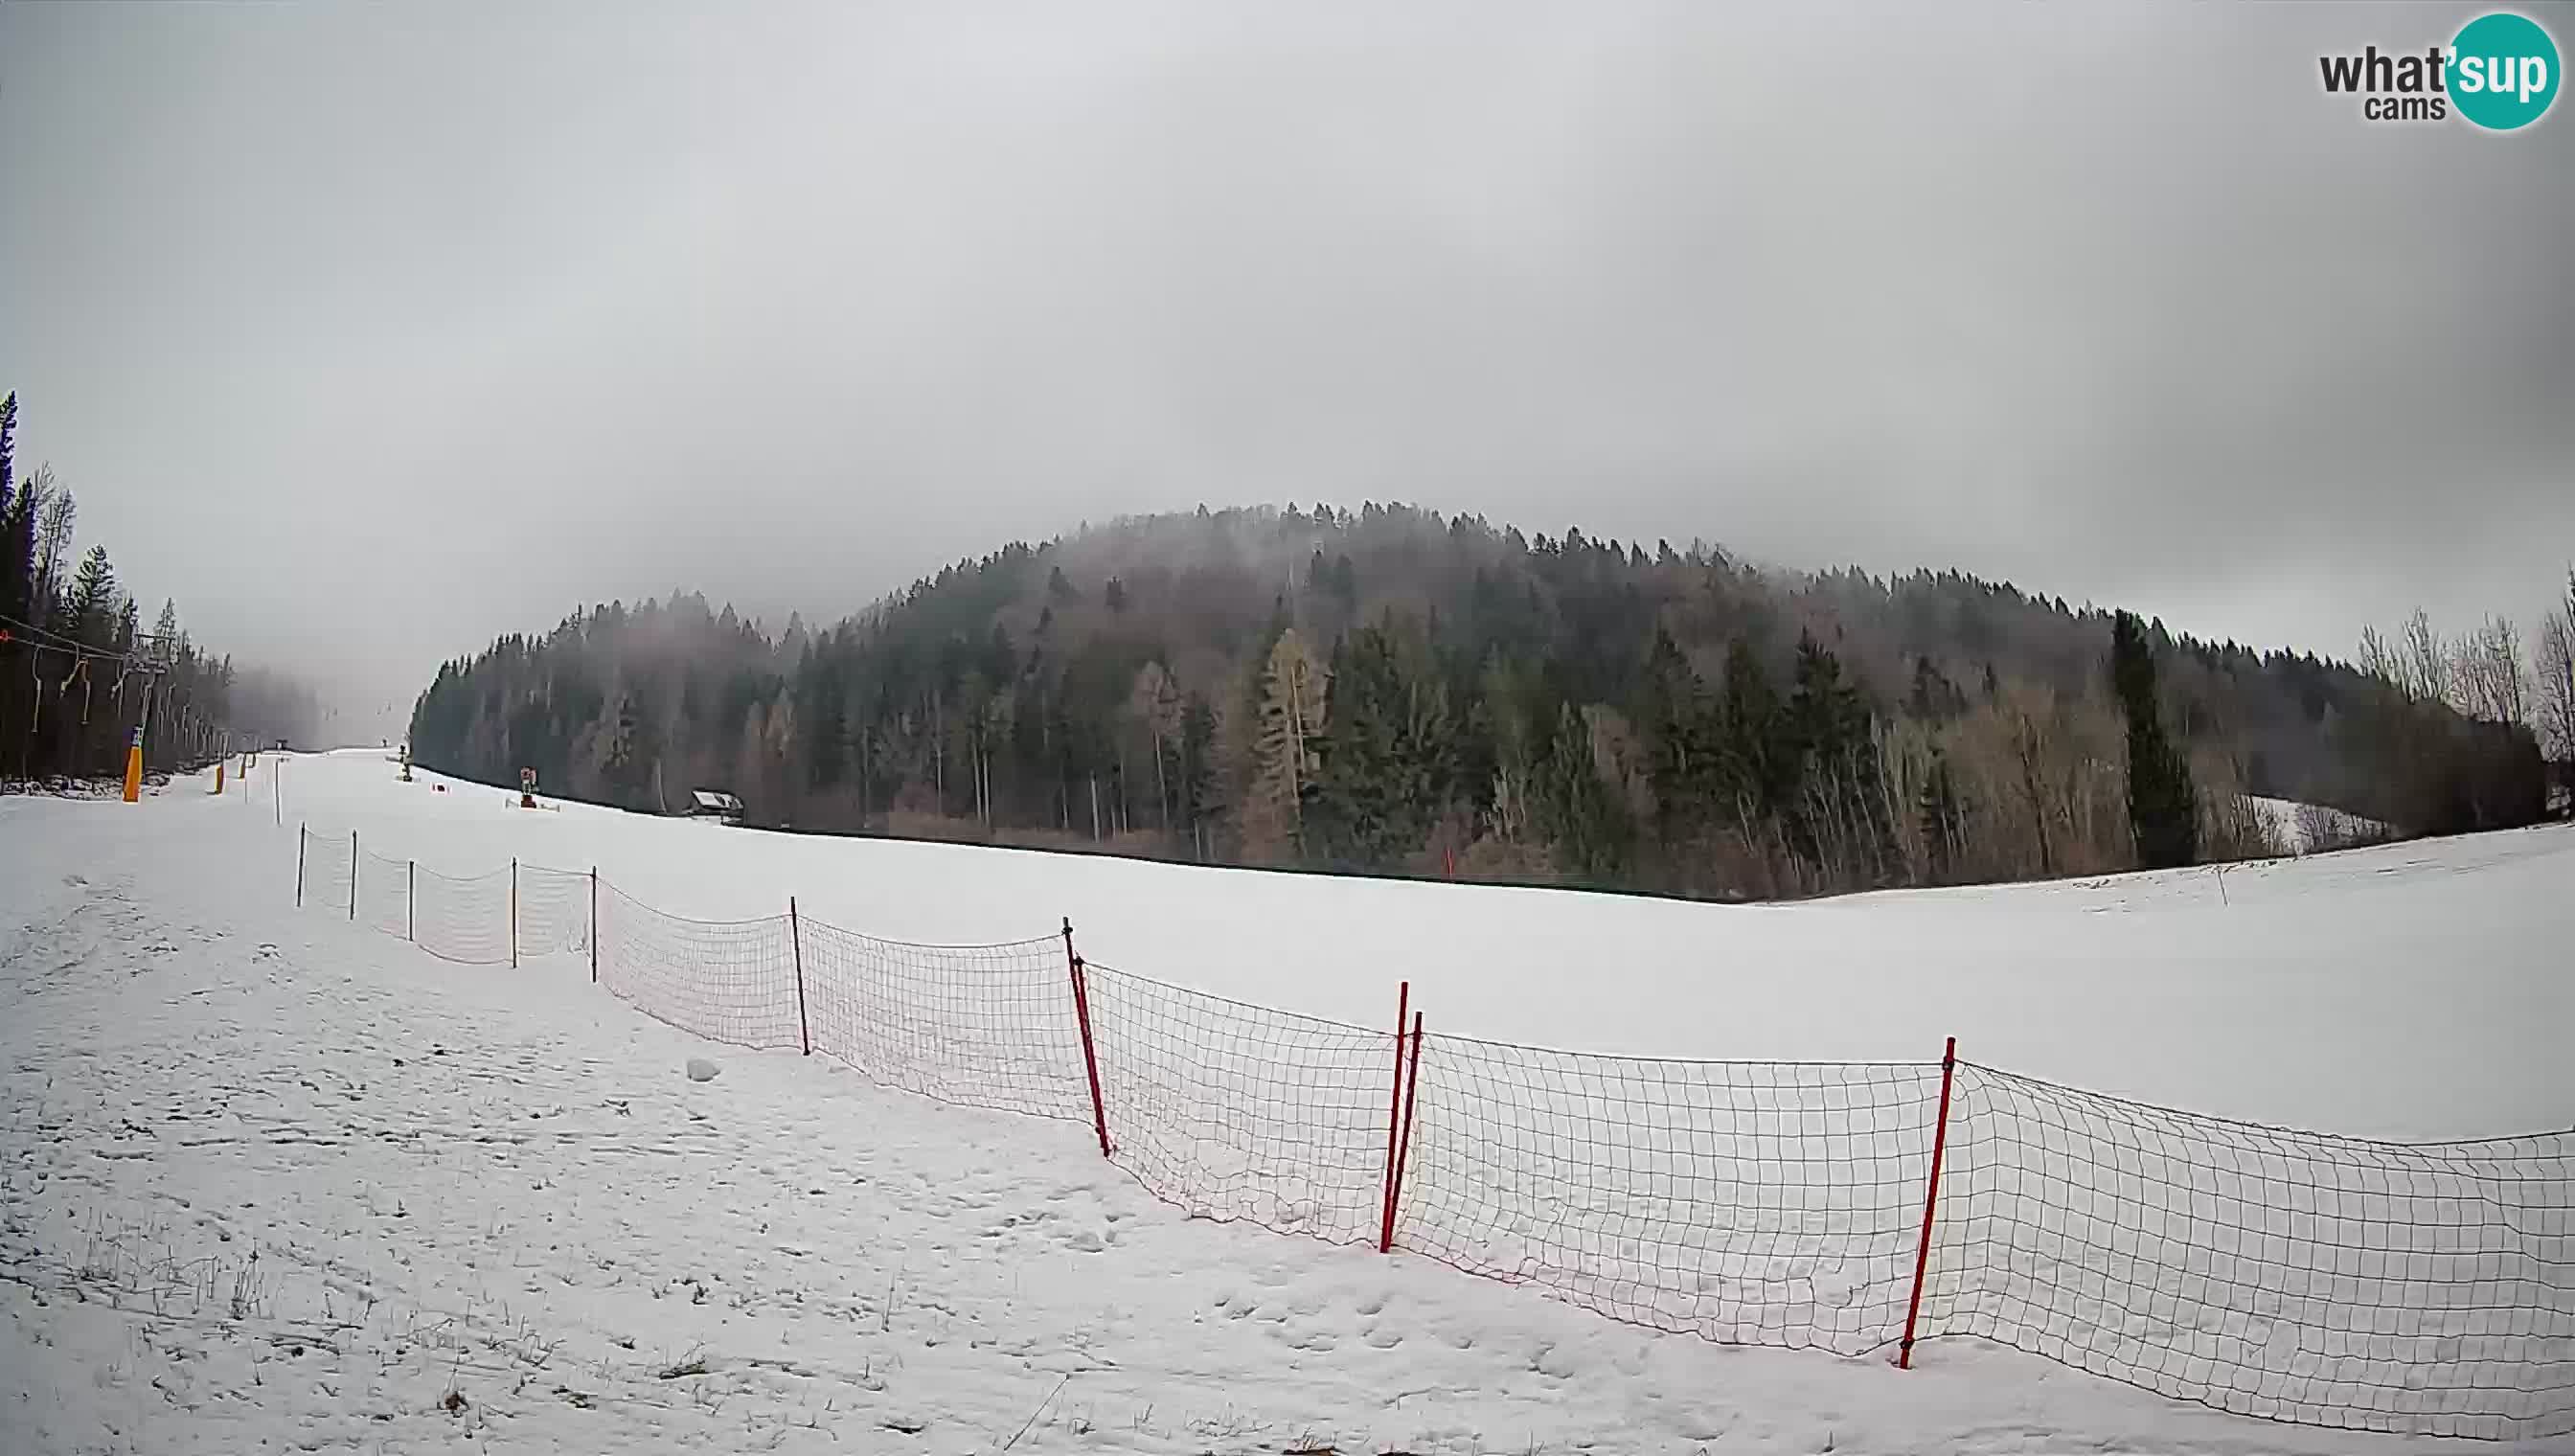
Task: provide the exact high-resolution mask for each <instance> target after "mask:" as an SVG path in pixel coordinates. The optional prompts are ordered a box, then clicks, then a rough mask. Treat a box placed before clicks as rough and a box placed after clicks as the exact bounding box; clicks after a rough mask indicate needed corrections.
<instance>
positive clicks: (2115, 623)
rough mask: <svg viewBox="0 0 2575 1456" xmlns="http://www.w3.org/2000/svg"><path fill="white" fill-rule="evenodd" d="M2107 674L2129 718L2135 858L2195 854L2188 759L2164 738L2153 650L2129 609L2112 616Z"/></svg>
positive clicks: (2162, 862)
mask: <svg viewBox="0 0 2575 1456" xmlns="http://www.w3.org/2000/svg"><path fill="white" fill-rule="evenodd" d="M2110 679H2111V686H2112V687H2113V688H2114V689H2115V690H2116V691H2117V693H2118V695H2119V707H2120V710H2121V711H2122V713H2124V714H2125V716H2126V718H2127V722H2128V823H2129V826H2130V828H2131V829H2132V830H2133V831H2134V833H2135V835H2136V840H2137V862H2138V863H2139V864H2142V865H2144V866H2145V867H2146V868H2148V869H2164V868H2169V867H2171V866H2173V865H2177V864H2188V863H2190V862H2192V861H2193V860H2194V859H2196V858H2197V857H2198V854H2199V805H2198V796H2197V794H2196V793H2195V792H2194V791H2193V790H2192V787H2191V781H2190V763H2189V760H2188V759H2186V758H2185V757H2183V756H2182V753H2181V751H2180V750H2179V749H2178V748H2176V747H2174V746H2173V745H2172V744H2171V743H2170V742H2168V741H2167V740H2166V739H2165V737H2164V725H2163V707H2162V705H2161V703H2160V702H2159V701H2158V700H2157V697H2156V689H2155V657H2154V649H2153V646H2152V644H2151V643H2150V641H2149V639H2148V636H2147V632H2146V629H2145V628H2144V626H2143V624H2141V623H2139V622H2138V620H2137V618H2136V617H2135V615H2134V614H2132V613H2127V612H2122V613H2120V614H2118V616H2117V617H2115V618H2114V619H2112V622H2111V627H2110Z"/></svg>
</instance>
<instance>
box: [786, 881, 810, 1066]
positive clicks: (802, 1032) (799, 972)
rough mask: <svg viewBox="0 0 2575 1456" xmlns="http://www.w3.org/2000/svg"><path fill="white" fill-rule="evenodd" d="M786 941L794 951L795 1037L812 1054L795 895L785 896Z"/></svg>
mask: <svg viewBox="0 0 2575 1456" xmlns="http://www.w3.org/2000/svg"><path fill="white" fill-rule="evenodd" d="M787 943H788V945H789V947H790V948H792V949H793V950H794V951H795V952H796V1039H797V1041H798V1042H799V1043H800V1044H802V1045H803V1046H804V1048H805V1054H806V1055H807V1056H812V1055H813V1054H814V1030H813V1027H812V1026H811V1025H810V1024H809V1023H808V1022H807V1021H806V1019H805V930H804V922H803V921H802V920H799V919H798V918H797V917H796V896H794V895H792V894H791V895H789V896H788V897H787Z"/></svg>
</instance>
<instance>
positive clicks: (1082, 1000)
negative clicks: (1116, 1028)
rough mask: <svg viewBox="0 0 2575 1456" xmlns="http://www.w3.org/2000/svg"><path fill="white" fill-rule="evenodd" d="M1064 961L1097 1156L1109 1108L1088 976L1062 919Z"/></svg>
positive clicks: (1104, 1152) (1103, 1147)
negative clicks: (1102, 1084) (1078, 1025)
mask: <svg viewBox="0 0 2575 1456" xmlns="http://www.w3.org/2000/svg"><path fill="white" fill-rule="evenodd" d="M1064 963H1065V968H1066V971H1067V973H1069V974H1070V975H1071V976H1072V977H1073V1014H1074V1019H1076V1020H1077V1021H1079V1022H1081V1023H1082V1070H1083V1072H1084V1074H1085V1075H1087V1076H1089V1077H1090V1078H1091V1124H1092V1126H1093V1127H1094V1128H1096V1129H1097V1130H1098V1131H1099V1133H1100V1155H1101V1156H1102V1157H1107V1156H1109V1110H1108V1109H1107V1108H1106V1107H1103V1106H1102V1105H1101V1103H1100V1053H1099V1052H1098V1051H1097V1050H1095V1049H1094V1048H1093V1046H1092V1041H1091V984H1090V981H1091V978H1090V976H1089V975H1087V974H1085V973H1084V967H1083V963H1082V956H1081V954H1080V953H1079V952H1077V951H1076V950H1075V949H1074V948H1073V921H1072V919H1071V918H1070V917H1068V918H1067V919H1066V920H1065V922H1064Z"/></svg>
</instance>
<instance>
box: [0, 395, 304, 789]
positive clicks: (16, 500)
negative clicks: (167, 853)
mask: <svg viewBox="0 0 2575 1456" xmlns="http://www.w3.org/2000/svg"><path fill="white" fill-rule="evenodd" d="M17 452H18V397H17V396H16V395H15V394H12V395H9V396H8V397H7V398H6V399H0V785H5V786H8V787H13V788H14V787H21V786H25V785H30V784H37V785H64V786H68V785H74V784H80V783H85V782H95V781H99V780H106V779H113V778H116V777H118V776H120V775H122V774H123V773H124V771H125V762H126V752H127V748H128V746H129V744H130V743H131V741H132V735H133V731H134V729H135V728H136V727H138V726H141V727H143V728H146V732H145V734H144V744H143V746H144V764H145V767H146V769H147V770H149V771H152V772H156V773H158V772H166V771H168V770H170V769H172V768H176V767H180V766H183V765H186V764H191V763H195V762H199V761H203V760H205V759H207V758H210V757H212V756H213V755H214V754H216V753H218V752H220V751H221V750H222V749H223V747H224V746H225V745H226V744H227V743H229V742H232V741H235V740H239V741H243V742H273V741H276V740H278V739H281V738H283V739H287V740H290V741H293V742H295V743H296V744H297V745H298V746H312V745H314V742H313V735H314V732H315V729H316V728H317V726H318V724H319V722H320V718H321V715H320V711H319V705H318V703H317V701H316V699H315V696H314V694H313V691H312V690H311V689H310V688H309V687H307V686H305V685H303V684H301V683H299V682H297V681H295V680H293V679H291V678H289V677H286V676H284V675H281V674H277V673H273V672H263V671H261V670H259V669H256V668H251V667H248V666H236V665H235V664H234V662H233V661H232V659H231V658H230V657H228V656H218V655H216V654H213V653H209V652H207V651H206V650H205V649H203V648H201V647H199V646H198V645H197V644H196V643H194V642H192V641H191V640H190V639H189V636H188V633H187V631H186V629H185V628H183V627H182V626H181V625H180V621H179V609H178V605H177V604H176V603H174V602H169V601H164V602H163V603H162V604H161V610H160V612H159V613H158V614H157V615H156V616H155V617H154V618H153V619H152V620H151V622H150V624H149V625H148V627H147V625H146V623H145V621H144V619H143V616H142V609H141V606H140V604H138V603H137V602H136V600H135V598H134V596H133V595H132V593H130V592H129V591H128V590H127V589H126V586H125V584H123V583H122V582H120V581H119V580H118V579H117V575H116V568H115V565H114V564H113V562H111V560H110V559H109V557H108V553H107V548H106V547H105V546H103V545H93V546H91V547H90V548H88V549H87V550H86V551H81V550H77V549H76V534H77V529H78V525H79V519H80V503H79V498H78V497H76V496H75V495H74V494H73V493H72V491H71V489H70V488H69V487H68V486H65V485H62V484H60V483H57V482H56V481H55V479H54V477H53V472H52V471H51V470H50V469H49V468H45V467H39V468H37V469H36V470H34V471H32V472H29V473H28V474H26V475H25V476H23V477H22V476H21V475H20V473H19V471H18V461H17Z"/></svg>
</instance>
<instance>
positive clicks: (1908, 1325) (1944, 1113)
mask: <svg viewBox="0 0 2575 1456" xmlns="http://www.w3.org/2000/svg"><path fill="white" fill-rule="evenodd" d="M1957 1069H1958V1038H1957V1037H1955V1036H1952V1037H1950V1038H1949V1044H1948V1046H1947V1047H1945V1048H1944V1049H1943V1050H1942V1051H1941V1053H1940V1120H1939V1121H1937V1122H1935V1123H1933V1124H1931V1182H1930V1186H1929V1187H1928V1188H1927V1189H1926V1190H1925V1191H1924V1192H1923V1194H1922V1241H1921V1242H1920V1243H1918V1244H1916V1245H1915V1246H1914V1249H1913V1298H1912V1299H1911V1300H1909V1301H1908V1302H1907V1303H1906V1304H1905V1306H1904V1338H1903V1340H1902V1341H1900V1342H1899V1343H1898V1344H1897V1346H1896V1353H1895V1366H1896V1368H1897V1369H1899V1370H1910V1369H1912V1368H1913V1321H1914V1319H1915V1317H1916V1316H1918V1315H1920V1314H1921V1313H1922V1273H1923V1271H1924V1270H1925V1269H1927V1268H1928V1267H1929V1266H1930V1263H1931V1213H1932V1210H1933V1209H1935V1208H1937V1207H1938V1206H1939V1204H1940V1154H1941V1152H1942V1151H1943V1150H1944V1149H1945V1148H1946V1147H1947V1145H1948V1141H1949V1080H1950V1078H1951V1077H1953V1076H1955V1075H1956V1073H1957Z"/></svg>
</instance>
